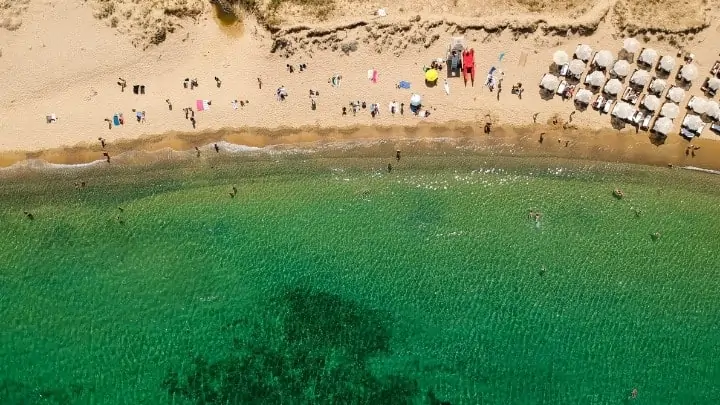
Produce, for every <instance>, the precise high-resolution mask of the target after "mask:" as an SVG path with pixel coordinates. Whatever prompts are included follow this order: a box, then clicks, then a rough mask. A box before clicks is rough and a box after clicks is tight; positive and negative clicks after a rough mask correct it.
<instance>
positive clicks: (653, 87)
mask: <svg viewBox="0 0 720 405" xmlns="http://www.w3.org/2000/svg"><path fill="white" fill-rule="evenodd" d="M638 72H644V70H638ZM665 87H667V82H666V81H665V80H663V79H655V80H653V82H652V84H650V91H652V92H653V93H657V94H660V93H662V92H663V91H665Z"/></svg>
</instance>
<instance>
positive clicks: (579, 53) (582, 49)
mask: <svg viewBox="0 0 720 405" xmlns="http://www.w3.org/2000/svg"><path fill="white" fill-rule="evenodd" d="M590 56H592V48H591V47H590V45H585V44H580V45H578V46H577V48H575V57H576V58H578V59H580V60H583V61H585V62H587V61H589V60H590Z"/></svg>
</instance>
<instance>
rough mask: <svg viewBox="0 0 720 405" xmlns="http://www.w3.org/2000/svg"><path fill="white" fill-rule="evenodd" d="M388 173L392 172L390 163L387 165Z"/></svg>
mask: <svg viewBox="0 0 720 405" xmlns="http://www.w3.org/2000/svg"><path fill="white" fill-rule="evenodd" d="M387 169H388V173H390V172H392V163H388V168H387Z"/></svg>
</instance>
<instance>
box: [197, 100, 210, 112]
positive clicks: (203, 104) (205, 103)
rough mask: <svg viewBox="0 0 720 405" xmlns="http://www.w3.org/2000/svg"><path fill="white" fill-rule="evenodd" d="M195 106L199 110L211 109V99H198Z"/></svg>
mask: <svg viewBox="0 0 720 405" xmlns="http://www.w3.org/2000/svg"><path fill="white" fill-rule="evenodd" d="M195 107H196V109H197V110H198V111H205V110H209V109H210V100H197V101H195Z"/></svg>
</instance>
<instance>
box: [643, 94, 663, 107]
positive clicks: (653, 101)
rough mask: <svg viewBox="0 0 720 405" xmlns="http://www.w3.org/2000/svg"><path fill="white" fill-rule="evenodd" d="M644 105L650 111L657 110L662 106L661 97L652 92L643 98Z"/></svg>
mask: <svg viewBox="0 0 720 405" xmlns="http://www.w3.org/2000/svg"><path fill="white" fill-rule="evenodd" d="M643 106H644V107H645V108H647V109H648V111H655V110H657V109H658V107H660V99H659V98H657V97H656V96H653V95H652V94H650V95H648V96H645V99H644V100H643Z"/></svg>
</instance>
